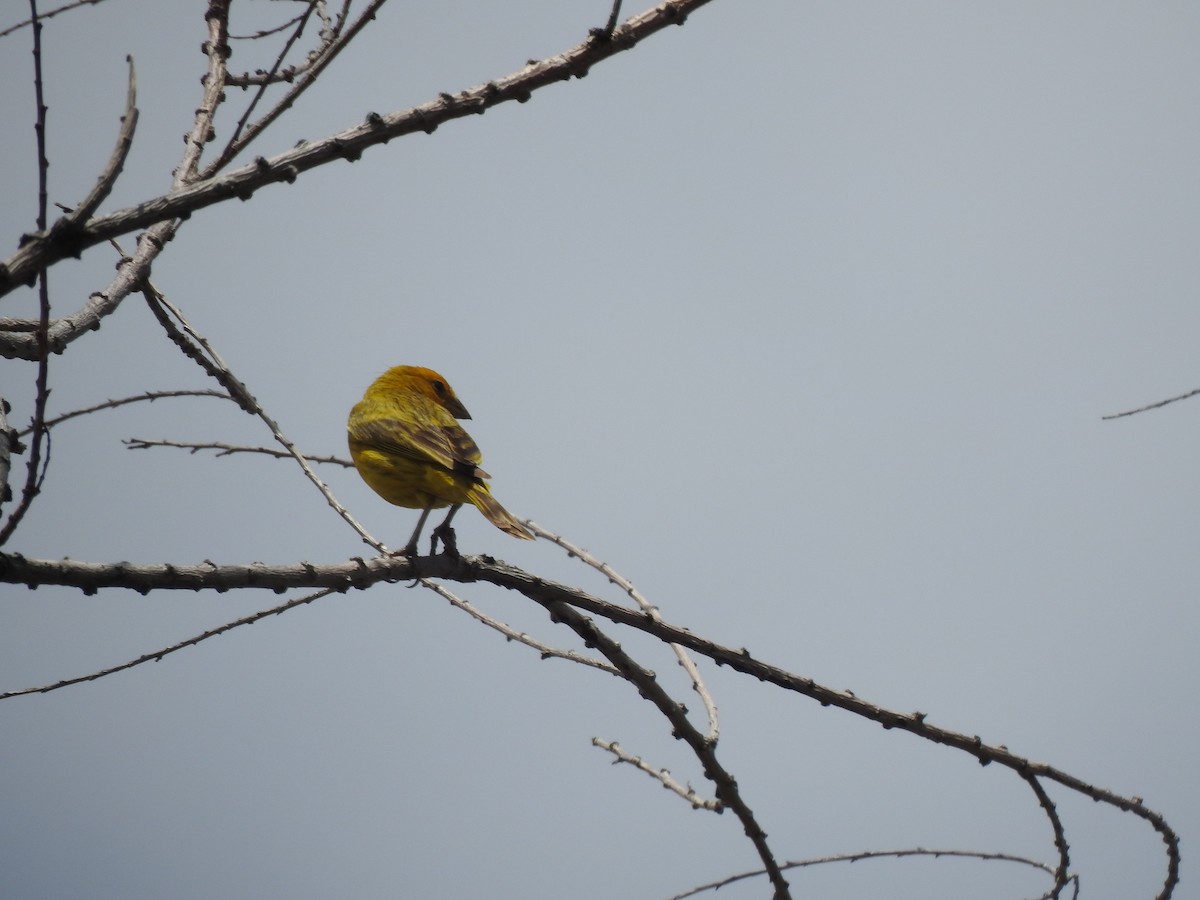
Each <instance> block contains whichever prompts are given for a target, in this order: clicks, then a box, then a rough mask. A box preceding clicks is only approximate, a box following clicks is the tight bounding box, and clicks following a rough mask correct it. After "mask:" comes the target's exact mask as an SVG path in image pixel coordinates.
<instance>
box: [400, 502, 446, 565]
mask: <svg viewBox="0 0 1200 900" xmlns="http://www.w3.org/2000/svg"><path fill="white" fill-rule="evenodd" d="M431 509H433V507H432V506H427V507H425V508H424V509H423V510H421V518H419V519H417V527H416V529H415V530H414V531H413V533H412V537H410V538H409V539H408V543H407V544H406V545H405V546H404V550H403V551H401V553H402V555H404V556H406V557H407V558H409V559H412V558H413V557H414V556H416V555H417V540H418V539H419V538H420V537H421V529H422V528H424V527H425V520H426V519H428V518H429V511H430V510H431ZM434 533H435V534H436V533H437V532H434Z"/></svg>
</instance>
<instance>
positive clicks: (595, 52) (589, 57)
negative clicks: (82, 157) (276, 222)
mask: <svg viewBox="0 0 1200 900" xmlns="http://www.w3.org/2000/svg"><path fill="white" fill-rule="evenodd" d="M710 2H712V0H668V2H663V3H659V4H657V5H655V6H653V7H651V8H650V9H648V10H646V11H645V12H642V13H639V14H638V15H635V16H632V17H631V18H629V19H627V20H626V21H624V22H623V23H621V25H620V26H618V27H617V29H616V31H615V32H614V33H613V35H612V36H611V38H610V39H608V40H603V41H598V40H595V39H594V38H592V37H590V36H589V37H588V38H587V39H586V40H584V41H583V42H582V43H580V44H578V45H576V46H575V47H572V48H570V49H568V50H566V51H564V52H563V53H560V54H557V55H555V56H552V57H550V58H548V59H544V60H541V61H535V62H531V63H529V64H527V65H525V66H524V67H522V68H521V69H519V70H518V71H516V72H513V73H510V74H509V75H506V76H504V77H502V78H499V79H496V80H494V81H489V82H487V83H485V84H481V85H476V86H474V87H471V88H468V89H467V90H464V91H460V92H458V93H456V94H451V93H448V92H447V93H444V94H440V95H439V96H438V97H436V98H435V99H433V100H430V101H428V102H426V103H423V104H421V105H420V106H416V107H413V108H411V109H408V110H404V111H402V112H397V113H391V114H389V115H386V116H385V115H379V114H375V113H371V114H369V115H368V116H367V117H366V121H365V122H363V123H362V124H361V125H358V126H356V127H354V128H350V129H348V130H346V131H343V132H340V133H338V134H334V135H331V136H329V137H328V138H325V139H323V140H319V141H312V142H307V143H303V144H301V145H299V146H297V147H295V148H293V149H291V150H289V151H287V152H284V153H280V154H278V155H276V156H274V157H271V158H270V159H266V158H260V159H258V160H256V161H255V162H253V163H250V164H248V165H246V166H243V167H241V168H239V169H235V170H234V171H232V172H229V173H228V174H226V175H224V176H222V177H221V178H211V179H205V180H202V181H200V182H199V183H189V184H187V185H186V186H184V187H178V188H175V189H173V190H172V191H171V192H170V193H168V194H165V195H162V196H159V197H153V198H148V199H146V200H143V201H142V202H140V203H138V204H137V205H136V206H133V207H130V208H128V209H124V210H118V211H116V212H113V213H110V214H109V215H107V216H100V217H97V218H95V219H93V220H92V221H91V222H89V223H88V225H87V227H86V228H85V229H84V230H83V232H82V233H81V234H80V235H79V236H78V238H79V239H78V241H76V242H75V243H73V244H72V246H70V247H69V248H68V247H66V246H64V244H63V242H61V241H54V240H50V239H49V238H48V236H47V235H45V234H39V235H35V236H34V237H33V239H32V240H30V241H28V242H27V243H26V244H25V246H23V247H21V248H20V249H18V250H17V252H16V253H14V254H13V255H12V256H10V257H9V258H8V259H7V260H5V261H4V262H3V263H0V295H3V294H6V293H9V292H11V291H13V290H15V289H16V288H17V287H18V286H20V285H23V284H25V283H26V282H27V281H29V280H30V279H31V278H32V277H33V276H34V274H35V273H36V272H37V270H38V269H40V268H42V267H44V266H49V265H53V264H54V263H56V262H58V261H59V260H61V259H64V258H66V257H67V256H70V255H74V254H78V253H79V252H81V251H83V250H86V249H87V248H88V247H92V246H95V245H96V244H98V243H100V242H101V241H106V240H108V239H110V238H113V237H118V236H120V235H122V234H125V233H127V232H130V231H134V230H137V229H141V228H147V227H149V226H151V225H153V224H155V223H162V222H164V221H168V220H174V219H177V218H179V217H184V216H187V215H189V214H190V213H193V212H196V211H197V210H199V209H203V208H204V207H207V206H211V205H213V204H215V203H220V202H224V201H227V200H230V199H231V198H234V197H236V198H240V199H248V198H249V197H251V196H252V195H253V194H254V192H255V191H257V190H259V189H260V188H263V187H265V186H267V185H269V184H278V183H280V182H293V181H295V180H296V178H297V177H298V176H299V175H300V173H302V172H306V171H308V170H310V169H314V168H317V167H320V166H323V165H326V164H328V163H330V162H332V161H334V160H354V159H358V158H359V157H360V156H361V155H362V154H363V152H364V151H365V150H366V149H368V148H370V147H374V146H377V145H380V144H384V143H387V142H388V141H390V140H393V139H395V138H398V137H401V136H403V135H407V134H413V133H417V132H427V133H428V132H432V131H434V130H435V129H436V128H437V127H438V126H439V125H441V124H443V123H445V122H449V121H452V120H454V119H460V118H465V117H467V116H474V115H479V114H480V113H484V112H487V111H488V110H489V109H492V108H493V107H495V106H498V105H500V104H502V103H509V102H514V101H515V102H525V101H527V100H529V98H530V97H531V96H532V94H533V92H534V91H538V90H541V89H543V88H545V87H548V86H549V85H552V84H557V83H559V82H562V81H566V80H569V79H571V78H581V77H584V76H586V75H587V73H588V72H589V71H590V69H591V68H592V67H593V66H595V65H598V64H599V63H602V62H604V61H606V60H608V59H611V58H612V57H614V56H616V55H618V54H620V53H623V52H625V51H627V50H630V49H632V48H633V47H636V46H637V45H638V44H640V43H641V42H642V41H644V40H646V39H647V38H649V37H651V36H652V35H654V34H657V33H658V32H660V31H662V30H663V29H665V28H669V27H671V26H674V25H682V24H683V23H684V22H685V21H686V20H687V17H688V16H689V15H690V14H691V13H692V12H694V11H695V10H698V9H700V8H701V7H702V6H704V5H706V4H707V3H710ZM248 133H249V132H247V134H248ZM206 173H207V170H206ZM5 350H6V352H9V353H13V354H14V355H20V352H19V351H14V350H13V349H12V348H11V347H6V348H5Z"/></svg>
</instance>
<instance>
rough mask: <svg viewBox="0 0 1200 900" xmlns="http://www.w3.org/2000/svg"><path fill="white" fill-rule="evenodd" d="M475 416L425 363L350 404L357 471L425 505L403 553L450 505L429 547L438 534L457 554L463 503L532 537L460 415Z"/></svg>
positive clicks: (402, 370) (385, 378) (409, 502)
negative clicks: (492, 486) (502, 496)
mask: <svg viewBox="0 0 1200 900" xmlns="http://www.w3.org/2000/svg"><path fill="white" fill-rule="evenodd" d="M469 418H471V414H470V413H468V412H467V408H466V407H465V406H463V405H462V402H461V401H460V400H459V399H458V397H457V396H456V395H455V393H454V391H453V390H452V389H451V387H450V385H449V384H447V383H446V379H445V378H443V377H442V376H441V375H439V374H438V373H437V372H435V371H433V370H432V369H425V368H422V367H420V366H396V367H395V368H392V369H388V370H387V371H386V372H384V373H383V374H382V375H380V376H379V377H378V378H377V379H375V382H374V383H373V384H372V385H371V386H370V387H369V388H367V392H366V393H365V394H364V395H363V398H362V400H360V401H359V402H358V403H356V404H355V406H354V409H352V410H350V420H349V422H348V423H347V425H346V431H347V436H348V438H349V441H350V456H351V457H353V459H354V467H355V468H356V469H358V474H359V475H361V476H362V479H363V481H365V482H366V483H367V484H368V485H370V486H371V488H372V489H373V490H374V491H375V493H377V494H378V495H379V496H380V497H382V498H383V499H384V500H386V501H388V503H394V504H396V505H397V506H406V507H408V508H410V509H419V510H421V518H420V519H419V520H418V521H417V527H416V529H415V530H414V531H413V534H412V537H411V538H410V539H409V541H408V544H407V546H406V547H405V548H404V555H405V556H416V555H417V540H418V539H419V538H420V536H421V529H422V528H424V527H425V520H426V519H427V518H428V517H429V511H430V510H432V509H441V508H443V507H446V506H449V507H450V512H449V514H448V515H447V516H446V520H445V521H444V522H442V524H441V525H439V526H438V527H437V528H435V529H434V530H433V533H432V536H431V541H430V548H429V549H430V552H431V553H432V552H434V551H435V550H436V548H437V542H438V539H439V538H440V539H441V541H442V543H443V545H444V546H445V548H446V550H447V552H450V553H455V552H457V548H456V546H455V539H454V531H453V529H451V527H450V520H451V519H453V518H454V514H455V513H456V512H458V508H459V507H460V506H462V505H463V504H464V503H471V504H473V505H474V506H476V507H477V508H478V509H479V511H480V512H481V513H483V515H484V516H485V517H486V518H487V520H488V521H489V522H491V523H492V524H493V525H495V526H496V527H497V528H499V529H500V530H501V531H503V532H505V533H506V534H511V535H512V536H513V537H518V538H524V539H526V540H533V534H532V533H531V532H530V531H529V529H528V528H526V527H525V526H524V525H522V524H521V523H520V522H518V521H517V520H516V518H514V517H513V516H512V514H511V513H509V512H508V510H506V509H505V508H504V507H503V506H501V505H500V504H499V503H498V502H497V501H496V500H495V498H493V497H492V493H491V491H490V490H488V486H487V482H485V481H484V479H485V478H490V477H491V476H490V475H488V473H487V472H485V471H483V469H481V468H480V467H479V463H480V461H481V460H482V457H481V455H480V453H479V447H477V446H476V445H475V442H474V441H473V440H471V436H470V435H469V434H467V432H466V431H464V430H463V428H462V426H461V425H459V424H458V422H457V421H456V420H457V419H469Z"/></svg>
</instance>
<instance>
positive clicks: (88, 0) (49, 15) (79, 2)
mask: <svg viewBox="0 0 1200 900" xmlns="http://www.w3.org/2000/svg"><path fill="white" fill-rule="evenodd" d="M103 2H104V0H73V2H71V3H64V4H63V5H62V6H59V7H57V8H56V9H50V10H47V11H46V12H44V13H38V15H37V18H38V19H39V20H41V21H42V22H45V21H46V20H47V19H53V18H54V17H55V16H57V15H59V14H60V13H65V12H70V11H71V10H73V9H78V8H79V7H81V6H95V5H96V4H97V3H103ZM33 23H34V19H32V18H29V19H26V20H25V21H23V22H18V23H17V24H16V25H10V26H8V27H7V28H5V29H4V30H3V31H0V38H3V37H7V36H8V35H10V34H12V33H13V32H14V31H20V30H21V29H22V28H27V27H29V26H30V25H32V24H33Z"/></svg>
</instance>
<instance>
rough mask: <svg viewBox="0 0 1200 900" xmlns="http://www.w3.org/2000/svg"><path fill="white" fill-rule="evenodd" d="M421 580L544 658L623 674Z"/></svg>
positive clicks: (455, 605)
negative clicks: (547, 640)
mask: <svg viewBox="0 0 1200 900" xmlns="http://www.w3.org/2000/svg"><path fill="white" fill-rule="evenodd" d="M420 581H421V583H422V585H423V586H424V587H427V588H429V589H430V590H431V591H433V592H434V593H435V594H437V595H438V596H440V597H443V598H445V599H446V600H448V601H449V602H450V604H451V605H452V606H454V607H456V608H457V609H461V610H462V611H463V612H465V613H467V615H469V616H472V617H473V618H475V619H476V620H478V621H479V622H482V623H483V624H484V625H486V626H487V627H488V628H492V629H495V630H496V631H498V632H500V633H501V634H502V635H504V636H505V637H506V638H508V639H509V640H510V641H516V642H517V643H518V644H524V645H525V646H526V647H532V648H533V649H534V650H536V651H537V652H538V653H540V654H541V655H542V659H550V658H558V659H565V660H569V661H570V662H577V663H580V664H581V665H585V666H591V667H592V668H595V669H599V670H601V671H602V672H607V673H609V674H610V675H617V676H619V675H620V674H621V673H620V672H618V671H617V669H616V668H615V667H614V666H612V665H611V664H609V663H606V662H604V661H603V660H600V659H596V658H595V657H592V656H584V655H583V654H582V653H577V652H576V651H574V650H560V649H559V648H557V647H552V646H550V645H549V644H545V643H542V642H541V641H539V640H537V639H536V638H532V637H530V636H529V635H528V634H526V633H525V632H524V631H517V630H516V629H515V628H513V627H512V626H511V625H508V624H506V623H505V622H501V621H500V620H499V619H496V618H494V617H492V616H489V615H488V614H487V613H485V612H484V611H483V610H481V609H479V608H478V607H476V606H474V605H472V604H471V602H470V601H469V600H465V599H463V598H462V597H460V596H458V595H457V594H455V593H454V592H453V591H451V590H450V589H449V588H447V587H446V586H445V585H442V584H438V583H437V582H436V581H430V580H429V579H427V578H422V579H420Z"/></svg>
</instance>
